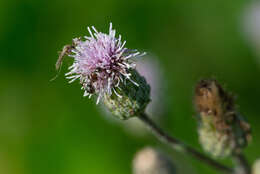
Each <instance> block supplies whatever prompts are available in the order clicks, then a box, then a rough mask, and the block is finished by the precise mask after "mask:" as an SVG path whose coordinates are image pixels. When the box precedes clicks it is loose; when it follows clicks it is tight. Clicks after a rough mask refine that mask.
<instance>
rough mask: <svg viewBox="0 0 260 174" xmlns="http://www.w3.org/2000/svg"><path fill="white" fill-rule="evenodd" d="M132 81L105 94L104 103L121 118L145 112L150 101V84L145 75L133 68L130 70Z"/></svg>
mask: <svg viewBox="0 0 260 174" xmlns="http://www.w3.org/2000/svg"><path fill="white" fill-rule="evenodd" d="M129 73H130V74H131V79H132V80H133V81H134V82H135V83H136V84H135V83H132V82H131V81H125V82H124V83H121V84H120V85H119V88H120V90H118V91H116V92H115V93H114V94H112V95H105V97H104V104H105V106H106V107H107V108H108V109H109V110H110V111H111V112H112V114H113V115H115V116H116V117H118V118H119V119H124V120H125V119H128V118H131V117H134V116H138V115H139V113H141V112H144V110H145V108H146V106H147V104H148V103H149V102H150V86H149V85H148V84H147V83H146V81H145V79H144V77H142V76H140V74H139V73H138V72H137V71H136V70H134V69H132V70H130V71H129Z"/></svg>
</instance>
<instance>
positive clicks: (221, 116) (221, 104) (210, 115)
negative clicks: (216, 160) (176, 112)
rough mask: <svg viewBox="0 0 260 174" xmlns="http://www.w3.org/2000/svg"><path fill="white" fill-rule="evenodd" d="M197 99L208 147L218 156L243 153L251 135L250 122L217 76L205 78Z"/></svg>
mask: <svg viewBox="0 0 260 174" xmlns="http://www.w3.org/2000/svg"><path fill="white" fill-rule="evenodd" d="M194 100H195V107H196V110H197V112H198V113H199V128H198V132H199V140H200V143H201V145H202V146H203V148H204V150H205V151H207V152H209V153H211V154H212V155H213V156H215V157H226V156H228V155H230V154H232V153H240V151H241V149H242V148H243V147H245V146H246V145H247V143H248V141H249V139H250V137H251V134H250V125H249V124H248V123H247V122H246V121H245V120H244V119H243V118H242V116H241V115H240V114H239V113H237V112H236V110H235V105H234V99H233V97H232V96H231V95H230V94H229V93H227V92H225V91H224V90H223V88H222V87H221V86H220V85H219V84H218V83H217V81H216V80H202V81H200V82H199V83H198V85H197V86H196V89H195V98H194Z"/></svg>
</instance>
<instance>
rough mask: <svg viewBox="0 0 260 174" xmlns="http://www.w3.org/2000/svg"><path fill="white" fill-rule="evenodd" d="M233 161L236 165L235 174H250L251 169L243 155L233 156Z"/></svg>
mask: <svg viewBox="0 0 260 174" xmlns="http://www.w3.org/2000/svg"><path fill="white" fill-rule="evenodd" d="M232 158H233V161H234V163H235V166H236V167H235V174H250V173H251V168H250V165H249V164H248V161H247V160H246V158H245V156H244V155H243V154H233V156H232Z"/></svg>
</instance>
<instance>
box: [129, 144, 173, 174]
mask: <svg viewBox="0 0 260 174" xmlns="http://www.w3.org/2000/svg"><path fill="white" fill-rule="evenodd" d="M133 173H134V174H175V173H176V169H175V167H174V165H173V164H172V162H171V161H170V160H169V159H168V158H167V157H166V156H164V155H163V154H161V153H160V152H158V151H156V150H155V149H153V148H150V147H146V148H144V149H142V150H141V151H139V152H138V153H137V154H136V155H135V158H134V160H133Z"/></svg>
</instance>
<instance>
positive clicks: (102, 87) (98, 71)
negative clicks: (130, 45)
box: [66, 23, 145, 103]
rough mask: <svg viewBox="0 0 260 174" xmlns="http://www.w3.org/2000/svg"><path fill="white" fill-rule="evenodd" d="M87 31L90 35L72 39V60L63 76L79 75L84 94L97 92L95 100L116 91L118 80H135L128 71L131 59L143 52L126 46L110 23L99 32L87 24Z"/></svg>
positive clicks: (131, 67)
mask: <svg viewBox="0 0 260 174" xmlns="http://www.w3.org/2000/svg"><path fill="white" fill-rule="evenodd" d="M88 31H89V34H90V36H85V37H84V39H82V38H75V39H74V40H73V44H72V49H71V51H70V53H71V54H70V56H71V57H72V58H74V63H73V64H72V66H70V67H69V70H70V71H69V72H68V73H67V74H66V76H67V78H68V79H70V82H73V81H75V80H76V79H79V80H80V83H81V84H82V89H84V90H85V93H84V96H89V97H91V96H92V95H93V94H96V95H97V96H98V97H97V103H98V102H99V100H100V99H101V98H102V97H104V96H105V95H108V96H111V95H112V93H114V94H116V95H119V94H118V93H117V91H118V90H120V87H119V85H120V83H122V82H125V81H126V80H129V81H131V82H132V83H135V82H134V81H132V79H131V74H130V73H129V70H130V69H133V68H134V67H135V64H134V63H133V62H132V61H131V60H130V59H131V58H133V57H137V56H142V55H144V54H145V53H143V54H141V53H140V52H137V51H136V50H129V49H127V48H125V47H124V46H125V43H126V42H125V41H124V42H122V41H121V36H120V35H119V37H118V38H116V31H115V30H114V29H112V23H110V28H109V33H108V34H105V33H101V32H98V31H97V30H96V29H95V28H94V27H93V26H92V30H91V29H90V28H89V27H88ZM92 31H93V32H92ZM135 85H138V84H137V83H135Z"/></svg>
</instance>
